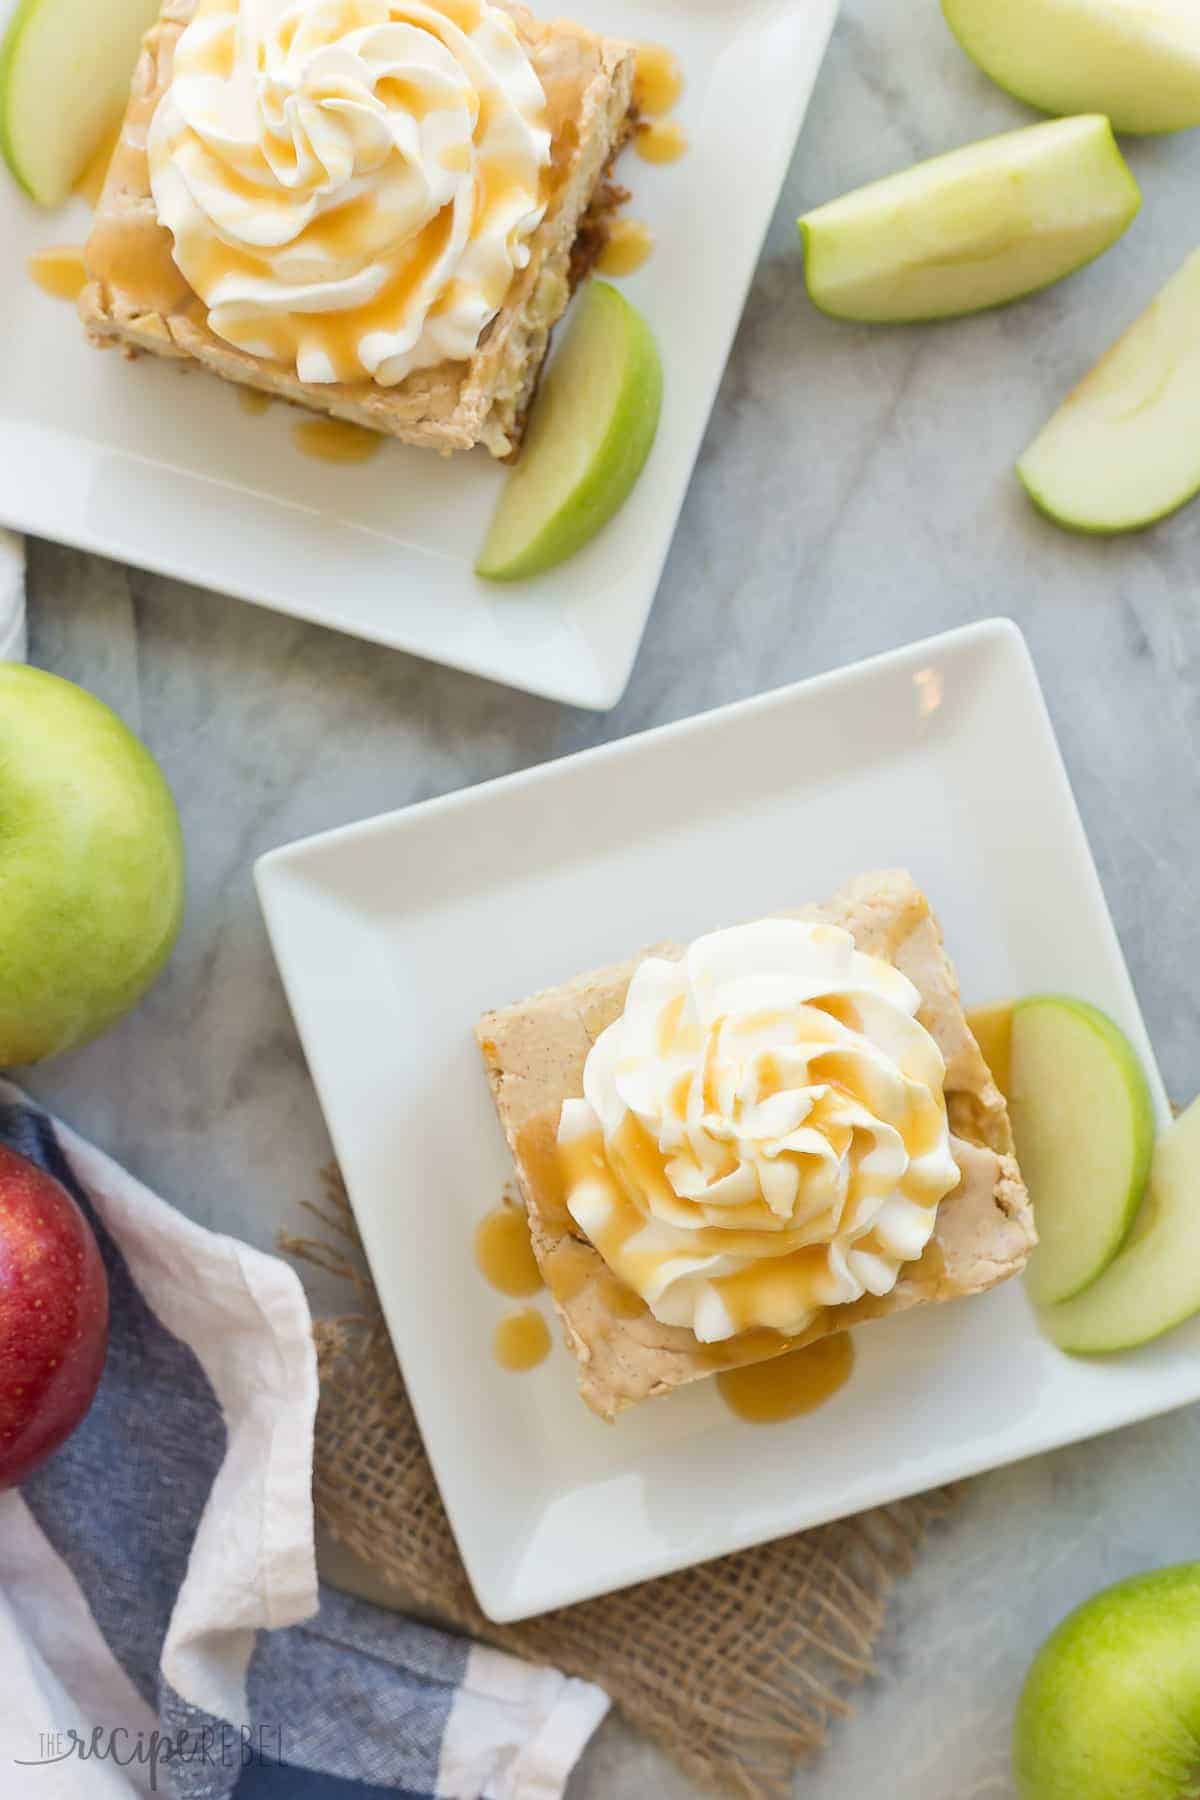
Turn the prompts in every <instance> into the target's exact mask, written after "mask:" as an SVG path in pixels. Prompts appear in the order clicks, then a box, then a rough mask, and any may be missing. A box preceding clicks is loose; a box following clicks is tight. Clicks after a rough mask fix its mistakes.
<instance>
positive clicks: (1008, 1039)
mask: <svg viewBox="0 0 1200 1800" xmlns="http://www.w3.org/2000/svg"><path fill="white" fill-rule="evenodd" d="M1012 1023H1013V1009H1012V1006H1011V1004H1005V1005H1001V1006H976V1007H974V1008H973V1009H972V1010H971V1011H970V1012H969V1013H968V1014H967V1024H968V1025H969V1026H970V1028H971V1034H972V1036H973V1037H974V1039H975V1042H976V1043H977V1044H978V1045H979V1048H980V1049H981V1050H982V1051H983V1060H984V1062H985V1063H986V1064H987V1066H988V1068H989V1069H990V1070H991V1071H992V1079H993V1080H994V1081H995V1083H996V1086H997V1087H998V1088H999V1089H1000V1092H1001V1093H1002V1094H1003V1095H1004V1097H1005V1099H1006V1100H1007V1098H1008V1095H1009V1090H1010V1086H1011V1082H1012Z"/></svg>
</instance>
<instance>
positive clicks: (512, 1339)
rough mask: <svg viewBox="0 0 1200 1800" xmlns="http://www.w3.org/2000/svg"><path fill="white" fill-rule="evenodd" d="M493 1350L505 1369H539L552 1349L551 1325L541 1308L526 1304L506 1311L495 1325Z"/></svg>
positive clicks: (521, 1370)
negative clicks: (518, 1308) (514, 1310)
mask: <svg viewBox="0 0 1200 1800" xmlns="http://www.w3.org/2000/svg"><path fill="white" fill-rule="evenodd" d="M492 1350H493V1353H494V1354H495V1358H496V1361H497V1362H498V1363H499V1364H500V1367H501V1368H502V1369H511V1370H513V1371H514V1372H515V1373H518V1374H520V1373H522V1372H523V1371H524V1370H526V1369H536V1368H537V1366H538V1364H539V1363H540V1362H544V1361H545V1359H546V1357H547V1356H548V1355H549V1353H550V1329H549V1327H548V1325H547V1324H546V1321H545V1319H543V1317H542V1315H541V1313H540V1312H535V1311H534V1310H533V1308H532V1307H524V1308H523V1309H522V1311H520V1312H514V1313H507V1314H506V1315H505V1316H504V1318H503V1319H501V1321H500V1323H499V1324H498V1325H497V1327H496V1331H495V1335H494V1336H493V1338H492Z"/></svg>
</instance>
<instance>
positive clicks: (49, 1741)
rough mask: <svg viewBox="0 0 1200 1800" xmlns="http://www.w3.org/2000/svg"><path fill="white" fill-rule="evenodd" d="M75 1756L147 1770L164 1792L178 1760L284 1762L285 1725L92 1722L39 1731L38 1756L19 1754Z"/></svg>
mask: <svg viewBox="0 0 1200 1800" xmlns="http://www.w3.org/2000/svg"><path fill="white" fill-rule="evenodd" d="M72 1757H74V1758H75V1759H76V1760H77V1761H79V1762H96V1763H109V1764H111V1765H113V1766H114V1767H116V1768H119V1769H129V1768H138V1769H141V1770H144V1771H145V1775H144V1782H143V1785H145V1786H148V1787H149V1789H150V1792H151V1793H152V1794H156V1793H158V1791H159V1776H160V1774H161V1772H162V1770H163V1769H165V1768H167V1767H168V1766H170V1765H171V1764H173V1763H178V1764H189V1765H191V1766H192V1767H195V1766H197V1765H199V1766H200V1767H207V1768H218V1769H246V1768H249V1767H250V1766H251V1765H252V1764H254V1763H262V1762H282V1761H283V1760H284V1756H283V1727H282V1726H281V1725H242V1726H235V1725H223V1724H218V1725H204V1726H199V1727H197V1728H195V1729H191V1728H188V1727H186V1726H185V1727H182V1728H181V1729H180V1730H178V1731H176V1732H166V1731H130V1730H129V1729H128V1728H127V1727H126V1726H124V1725H113V1726H108V1725H92V1726H89V1727H88V1729H87V1730H86V1731H76V1730H74V1729H73V1728H70V1727H68V1728H67V1729H66V1730H62V1731H58V1730H56V1731H39V1732H38V1737H37V1755H36V1756H15V1757H14V1758H13V1761H14V1762H15V1763H16V1764H17V1766H18V1767H19V1768H24V1769H45V1768H51V1767H53V1766H54V1765H56V1764H58V1763H63V1762H68V1761H70V1759H71V1758H72Z"/></svg>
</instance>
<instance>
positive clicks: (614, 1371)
mask: <svg viewBox="0 0 1200 1800" xmlns="http://www.w3.org/2000/svg"><path fill="white" fill-rule="evenodd" d="M780 916H788V917H792V918H800V919H805V920H809V921H813V922H825V923H827V924H831V925H834V926H838V927H840V928H841V929H842V930H844V931H847V932H849V933H850V935H851V936H852V938H853V940H854V946H855V948H856V949H857V950H858V951H861V952H864V953H865V954H866V955H868V956H872V957H876V958H879V959H881V960H882V961H884V962H886V963H889V964H891V965H892V966H893V968H895V969H897V970H899V971H900V973H901V974H902V975H904V976H906V977H907V978H908V980H909V981H910V982H911V983H912V984H913V986H914V987H915V988H916V990H917V993H918V995H919V1008H918V1011H917V1013H916V1019H917V1022H918V1023H919V1024H920V1025H922V1026H923V1027H924V1028H925V1030H926V1031H927V1032H928V1033H929V1035H930V1036H931V1037H932V1039H933V1040H934V1042H935V1044H936V1045H937V1048H938V1050H939V1051H940V1053H941V1056H942V1058H943V1060H944V1062H945V1081H944V1090H943V1091H944V1099H945V1109H946V1121H947V1123H948V1127H949V1148H950V1154H951V1155H952V1157H953V1160H954V1163H955V1164H956V1165H957V1168H958V1171H959V1177H960V1179H959V1181H958V1185H957V1186H956V1187H954V1188H953V1189H952V1191H950V1192H948V1193H947V1194H946V1197H945V1198H944V1199H942V1200H941V1202H940V1204H939V1205H938V1207H937V1212H936V1224H935V1226H934V1230H933V1234H932V1236H931V1237H930V1238H929V1241H928V1243H927V1244H926V1246H925V1248H924V1250H923V1252H922V1253H921V1254H920V1256H919V1258H918V1259H916V1260H913V1261H911V1262H906V1263H903V1264H902V1266H901V1268H900V1272H899V1277H898V1279H897V1280H896V1282H895V1285H894V1287H892V1289H891V1291H890V1292H887V1293H883V1294H878V1295H877V1294H873V1293H866V1294H864V1295H863V1297H862V1298H860V1299H857V1300H855V1301H853V1302H852V1303H850V1304H846V1305H840V1306H829V1307H827V1308H826V1309H825V1310H824V1311H823V1312H821V1313H820V1314H819V1316H817V1317H816V1318H815V1319H814V1320H813V1322H812V1323H811V1324H810V1325H809V1326H808V1327H807V1329H805V1330H804V1331H803V1332H802V1333H801V1334H800V1335H799V1336H796V1337H788V1338H782V1337H780V1336H779V1335H778V1334H777V1333H776V1332H773V1331H763V1330H754V1331H747V1332H744V1333H742V1334H740V1335H734V1336H730V1337H728V1338H727V1339H726V1340H725V1341H723V1342H704V1343H702V1342H701V1341H700V1340H699V1339H698V1338H697V1337H696V1336H695V1335H694V1334H693V1332H692V1331H691V1330H690V1329H688V1328H686V1327H684V1326H680V1325H673V1324H672V1325H668V1324H663V1323H661V1322H660V1321H659V1320H658V1319H656V1318H655V1317H654V1316H653V1314H652V1313H651V1311H650V1310H649V1308H648V1306H647V1305H645V1304H644V1303H643V1301H642V1300H641V1299H640V1298H639V1296H638V1295H637V1294H636V1293H634V1292H633V1291H632V1290H631V1289H630V1288H628V1287H627V1286H625V1285H624V1284H622V1283H621V1282H620V1281H618V1280H617V1279H616V1278H615V1276H614V1275H613V1273H612V1271H611V1269H610V1268H609V1266H608V1265H607V1264H606V1262H605V1261H604V1259H603V1258H602V1257H601V1255H600V1254H599V1253H598V1251H597V1250H596V1249H595V1248H594V1247H593V1245H592V1244H591V1243H590V1242H589V1241H588V1238H587V1237H586V1235H585V1234H584V1233H583V1231H582V1230H581V1229H580V1228H579V1226H578V1225H577V1224H576V1222H575V1220H574V1218H573V1217H572V1215H571V1213H570V1212H568V1210H567V1207H566V1203H565V1201H566V1196H565V1191H564V1178H563V1174H562V1172H561V1164H560V1158H559V1155H558V1146H557V1136H558V1130H559V1120H560V1115H561V1113H562V1108H563V1103H564V1101H567V1100H573V1099H576V1098H577V1097H578V1096H580V1095H581V1094H582V1091H583V1088H582V1083H583V1072H584V1064H585V1062H586V1061H587V1058H588V1054H589V1052H590V1050H591V1048H592V1046H593V1044H594V1043H595V1041H596V1039H597V1038H598V1037H599V1035H600V1034H601V1032H603V1031H604V1030H605V1029H606V1027H608V1026H609V1025H611V1024H612V1023H613V1022H614V1020H616V1019H617V1018H619V1017H620V1016H621V1014H622V1011H623V1009H624V1006H625V999H626V993H627V991H628V989H629V984H630V981H631V978H632V976H633V974H634V971H635V969H636V968H637V967H638V965H639V963H640V962H641V961H642V958H634V959H633V960H632V961H629V962H626V963H621V964H618V965H616V966H614V967H611V968H606V969H600V970H597V971H595V972H594V973H592V974H587V975H582V976H579V977H578V978H577V979H575V980H573V981H569V982H567V983H565V984H564V985H562V986H560V987H557V988H552V989H550V990H549V991H547V992H545V993H542V994H538V995H535V996H534V997H533V998H531V999H528V1000H525V1001H523V1002H521V1003H519V1004H517V1005H514V1006H507V1007H503V1008H501V1009H499V1010H497V1011H495V1012H489V1013H488V1014H486V1015H485V1016H484V1017H483V1018H482V1019H481V1020H480V1022H479V1025H478V1027H477V1037H478V1042H479V1046H480V1049H481V1051H482V1055H483V1060H484V1065H485V1068H486V1071H487V1077H488V1081H489V1083H490V1086H491V1090H492V1094H493V1097H494V1100H495V1104H496V1110H497V1112H498V1114H499V1117H500V1122H501V1124H502V1126H503V1128H504V1132H505V1136H506V1138H507V1140H508V1145H509V1149H510V1151H511V1153H512V1157H513V1162H514V1164H515V1167H516V1171H517V1175H518V1177H519V1181H520V1187H521V1192H522V1195H523V1197H524V1201H525V1205H526V1207H527V1209H528V1215H529V1223H530V1232H531V1237H532V1241H533V1246H534V1250H535V1253H536V1256H537V1259H538V1263H539V1266H540V1267H541V1270H542V1273H543V1276H544V1278H545V1280H546V1284H547V1286H548V1288H549V1290H550V1292H551V1295H552V1296H553V1300H554V1304H555V1307H556V1309H557V1311H558V1314H559V1316H560V1318H561V1320H562V1323H563V1327H564V1330H565V1333H566V1339H567V1343H568V1345H569V1347H570V1349H571V1350H572V1352H573V1353H574V1355H575V1357H576V1358H577V1360H578V1364H579V1383H580V1390H581V1393H582V1396H583V1398H584V1400H585V1401H586V1402H587V1404H588V1405H589V1406H590V1407H591V1408H592V1409H593V1410H594V1411H595V1412H597V1413H599V1414H600V1415H601V1416H602V1417H604V1418H606V1419H612V1418H613V1417H615V1416H616V1414H617V1413H619V1412H620V1411H621V1410H622V1409H623V1408H624V1407H627V1406H629V1405H631V1404H632V1403H634V1402H636V1401H639V1400H644V1399H647V1398H650V1397H651V1396H654V1395H658V1394H664V1393H667V1392H669V1391H670V1390H671V1389H672V1388H676V1387H680V1386H682V1385H683V1384H684V1383H687V1382H691V1381H696V1380H699V1379H701V1378H702V1377H705V1376H709V1375H712V1374H714V1373H716V1372H718V1371H719V1370H722V1369H727V1368H731V1367H735V1366H737V1365H739V1364H745V1363H750V1362H758V1361H763V1360H765V1359H766V1358H768V1357H771V1356H776V1355H779V1354H781V1353H782V1352H783V1351H785V1350H788V1349H791V1348H794V1347H798V1346H799V1345H802V1344H807V1343H811V1342H814V1341H815V1340H816V1339H818V1338H820V1337H823V1336H826V1335H828V1334H829V1333H831V1332H834V1331H842V1330H845V1329H847V1328H848V1327H851V1326H856V1325H860V1324H865V1323H867V1322H868V1321H870V1320H873V1319H878V1318H885V1317H888V1316H890V1315H891V1314H893V1313H899V1312H903V1311H905V1310H907V1309H908V1308H911V1307H914V1306H921V1305H925V1304H928V1303H933V1302H940V1301H944V1300H954V1299H958V1298H962V1297H964V1296H967V1295H973V1294H980V1293H983V1292H984V1291H985V1290H986V1289H988V1288H991V1287H994V1286H995V1285H996V1284H997V1283H998V1282H1001V1281H1004V1280H1006V1279H1007V1278H1008V1277H1009V1276H1010V1275H1014V1274H1016V1273H1017V1272H1018V1271H1019V1270H1020V1269H1021V1268H1022V1267H1023V1266H1024V1264H1025V1261H1026V1259H1027V1257H1028V1255H1029V1253H1030V1251H1031V1249H1032V1248H1033V1246H1034V1244H1035V1242H1036V1235H1035V1232H1034V1227H1033V1215H1032V1210H1031V1207H1030V1203H1029V1197H1028V1195H1027V1193H1026V1190H1025V1187H1024V1184H1023V1182H1022V1180H1021V1175H1020V1171H1019V1169H1018V1167H1017V1163H1016V1160H1015V1158H1014V1154H1013V1140H1012V1132H1011V1129H1010V1125H1009V1119H1008V1111H1007V1107H1006V1104H1005V1101H1004V1097H1003V1095H1002V1094H1001V1093H1000V1091H999V1089H998V1088H997V1086H996V1083H995V1081H994V1080H993V1079H992V1075H991V1072H990V1070H989V1069H988V1066H987V1064H986V1062H985V1061H984V1059H983V1056H982V1054H981V1052H980V1050H979V1046H978V1045H977V1044H976V1042H975V1039H974V1037H973V1036H972V1035H971V1031H970V1028H969V1026H968V1024H967V1021H966V1017H965V1015H964V1013H963V1009H962V1006H961V1004H960V1001H959V994H958V984H957V980H956V977H955V974H954V970H953V968H952V966H951V964H950V961H949V959H948V957H947V955H946V951H945V948H944V946H943V943H942V936H941V932H940V930H939V928H938V925H937V922H936V920H935V918H934V916H933V914H932V912H931V910H930V907H929V903H928V901H927V900H926V898H925V896H924V894H923V893H922V892H921V891H920V889H919V888H918V887H917V886H916V884H915V883H914V881H913V880H912V878H911V876H909V875H908V874H906V873H905V872H903V871H898V870H889V871H883V872H878V873H874V874H868V875H863V876H860V877H858V878H857V879H856V880H854V881H852V882H851V883H850V884H849V885H848V886H846V887H845V888H843V889H842V890H841V891H840V892H839V893H837V894H835V895H834V897H833V898H832V899H831V900H830V901H828V902H826V903H825V904H824V905H820V906H810V907H806V908H804V909H802V910H801V911H799V912H797V913H794V914H790V915H780ZM646 954H647V955H653V956H656V957H663V958H666V959H669V960H675V959H677V958H679V957H681V956H682V955H683V951H682V950H681V949H680V948H679V947H677V946H671V945H666V946H657V947H656V948H655V949H654V950H653V951H652V952H647V953H646Z"/></svg>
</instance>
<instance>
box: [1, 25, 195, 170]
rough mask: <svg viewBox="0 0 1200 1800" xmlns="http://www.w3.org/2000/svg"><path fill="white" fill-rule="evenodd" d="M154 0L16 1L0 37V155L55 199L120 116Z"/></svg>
mask: <svg viewBox="0 0 1200 1800" xmlns="http://www.w3.org/2000/svg"><path fill="white" fill-rule="evenodd" d="M158 10H159V8H158V0H103V4H99V3H98V0H21V3H20V4H19V5H18V7H17V10H16V12H15V13H14V15H13V18H12V21H11V23H10V25H9V27H8V30H7V32H6V33H5V36H4V41H3V43H2V44H0V154H3V157H4V160H5V162H6V163H7V164H8V166H9V168H10V169H11V170H12V172H13V174H14V175H15V176H16V178H17V180H18V181H19V182H20V183H21V186H22V187H23V188H24V189H25V191H26V193H28V194H29V195H30V196H31V197H32V198H33V199H34V200H36V201H38V203H39V204H40V205H42V206H61V205H62V203H63V201H64V200H66V198H67V197H68V195H69V194H70V192H71V189H72V188H73V187H74V186H75V183H76V182H77V181H78V179H79V177H80V175H81V174H82V173H83V171H84V169H85V168H86V167H87V165H88V163H89V162H90V161H91V159H92V157H93V156H94V155H95V153H96V151H97V149H98V148H99V146H100V144H101V143H102V141H103V139H104V134H105V132H107V131H110V130H112V128H113V126H114V125H115V124H116V122H117V120H118V119H119V118H120V116H121V112H122V109H123V108H124V105H125V102H126V100H127V99H128V96H129V82H130V77H131V76H132V74H133V69H134V64H135V63H136V61H137V53H138V45H139V44H140V42H141V40H142V34H143V33H144V32H146V31H148V30H149V28H150V26H151V25H152V24H153V23H154V20H155V18H156V17H157V16H158Z"/></svg>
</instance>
